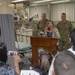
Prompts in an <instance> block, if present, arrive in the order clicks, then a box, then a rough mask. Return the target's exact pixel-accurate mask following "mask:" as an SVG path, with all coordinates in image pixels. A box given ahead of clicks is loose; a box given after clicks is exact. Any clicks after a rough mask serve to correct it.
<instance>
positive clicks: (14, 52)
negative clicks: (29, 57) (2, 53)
mask: <svg viewBox="0 0 75 75" xmlns="http://www.w3.org/2000/svg"><path fill="white" fill-rule="evenodd" d="M7 54H8V56H14V55H16V54H18V53H17V51H8V53H7Z"/></svg>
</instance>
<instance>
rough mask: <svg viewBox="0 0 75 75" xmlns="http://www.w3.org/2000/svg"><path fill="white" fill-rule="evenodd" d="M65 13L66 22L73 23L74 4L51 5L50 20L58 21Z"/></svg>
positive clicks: (74, 18)
mask: <svg viewBox="0 0 75 75" xmlns="http://www.w3.org/2000/svg"><path fill="white" fill-rule="evenodd" d="M63 12H64V13H66V15H67V20H69V21H75V17H74V16H75V14H74V13H75V2H74V3H60V4H53V5H51V20H53V21H60V20H61V14H62V13H63Z"/></svg>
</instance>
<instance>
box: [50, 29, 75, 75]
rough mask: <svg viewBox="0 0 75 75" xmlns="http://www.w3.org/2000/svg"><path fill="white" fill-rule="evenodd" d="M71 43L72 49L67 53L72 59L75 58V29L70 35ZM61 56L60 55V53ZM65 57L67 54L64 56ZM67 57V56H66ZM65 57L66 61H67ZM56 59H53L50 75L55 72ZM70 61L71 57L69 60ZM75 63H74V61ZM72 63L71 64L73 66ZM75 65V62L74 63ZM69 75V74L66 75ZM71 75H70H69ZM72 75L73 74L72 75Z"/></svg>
mask: <svg viewBox="0 0 75 75" xmlns="http://www.w3.org/2000/svg"><path fill="white" fill-rule="evenodd" d="M69 43H70V44H71V48H69V49H68V50H67V51H66V52H68V55H70V56H71V57H73V58H75V29H73V30H72V31H71V33H70V37H69ZM59 54H60V53H59ZM64 55H65V54H64ZM65 57H66V56H65ZM65 57H64V60H65ZM55 59H56V58H54V59H53V61H52V64H51V67H50V69H49V75H52V71H53V70H54V60H55ZM67 59H69V57H68V58H67ZM72 62H73V61H72ZM72 62H71V64H72ZM74 63H75V62H74ZM66 75H67V74H66ZM69 75H70V74H69ZM71 75H72V74H71Z"/></svg>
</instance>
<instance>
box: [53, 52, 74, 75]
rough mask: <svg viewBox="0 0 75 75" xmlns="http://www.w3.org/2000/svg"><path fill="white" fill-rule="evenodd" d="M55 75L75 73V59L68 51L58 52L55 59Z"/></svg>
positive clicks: (72, 74) (71, 74)
mask: <svg viewBox="0 0 75 75" xmlns="http://www.w3.org/2000/svg"><path fill="white" fill-rule="evenodd" d="M54 70H55V75H75V59H74V58H73V57H72V56H71V55H69V53H68V52H66V51H63V52H61V53H60V54H58V55H57V56H56V58H55V61H54Z"/></svg>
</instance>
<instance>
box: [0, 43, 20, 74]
mask: <svg viewBox="0 0 75 75" xmlns="http://www.w3.org/2000/svg"><path fill="white" fill-rule="evenodd" d="M7 59H8V56H7V48H6V46H5V44H4V43H0V75H18V74H19V73H20V71H19V61H20V57H19V56H18V55H15V56H14V66H15V69H13V68H12V67H11V66H10V65H8V64H6V62H7Z"/></svg>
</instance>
